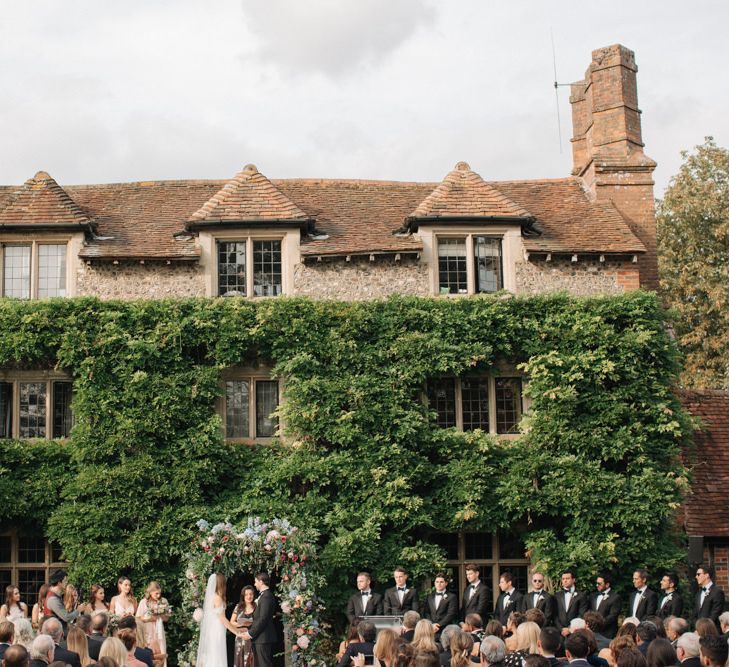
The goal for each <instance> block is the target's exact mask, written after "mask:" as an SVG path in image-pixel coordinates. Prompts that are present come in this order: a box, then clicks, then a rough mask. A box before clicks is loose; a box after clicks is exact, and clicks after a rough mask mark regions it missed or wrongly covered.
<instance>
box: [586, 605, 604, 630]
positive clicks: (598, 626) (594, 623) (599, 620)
mask: <svg viewBox="0 0 729 667" xmlns="http://www.w3.org/2000/svg"><path fill="white" fill-rule="evenodd" d="M582 618H584V619H585V625H586V626H587V627H588V629H590V630H592V632H594V633H595V634H596V635H599V634H600V633H601V632H602V630H603V628H604V627H605V617H604V616H603V615H602V614H601V613H600V612H599V611H586V612H585V614H584V615H583V617H582Z"/></svg>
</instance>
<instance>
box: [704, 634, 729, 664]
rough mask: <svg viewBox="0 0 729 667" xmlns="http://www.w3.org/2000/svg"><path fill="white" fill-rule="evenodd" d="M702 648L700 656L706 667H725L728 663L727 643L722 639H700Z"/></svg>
mask: <svg viewBox="0 0 729 667" xmlns="http://www.w3.org/2000/svg"><path fill="white" fill-rule="evenodd" d="M699 646H700V647H701V650H700V653H699V655H700V656H701V664H702V665H703V666H704V667H724V665H726V663H727V657H728V656H727V654H728V653H729V651H728V650H727V649H728V648H729V647H727V643H726V642H725V641H724V640H723V639H722V638H721V637H703V638H701V639H699Z"/></svg>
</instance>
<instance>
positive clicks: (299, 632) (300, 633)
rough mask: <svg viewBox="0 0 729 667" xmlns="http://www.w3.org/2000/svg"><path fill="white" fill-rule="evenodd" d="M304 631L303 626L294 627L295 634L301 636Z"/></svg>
mask: <svg viewBox="0 0 729 667" xmlns="http://www.w3.org/2000/svg"><path fill="white" fill-rule="evenodd" d="M304 632H306V630H304V628H296V634H297V635H298V636H299V637H301V635H303V634H304Z"/></svg>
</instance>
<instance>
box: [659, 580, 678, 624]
mask: <svg viewBox="0 0 729 667" xmlns="http://www.w3.org/2000/svg"><path fill="white" fill-rule="evenodd" d="M677 586H678V577H677V575H676V574H675V573H673V572H666V574H664V575H663V577H662V578H661V591H662V592H663V595H662V597H661V599H660V601H659V602H658V610H657V611H656V615H657V616H659V617H660V618H663V619H666V618H668V617H669V616H681V614H683V597H681V593H679V592H678V590H676V587H677Z"/></svg>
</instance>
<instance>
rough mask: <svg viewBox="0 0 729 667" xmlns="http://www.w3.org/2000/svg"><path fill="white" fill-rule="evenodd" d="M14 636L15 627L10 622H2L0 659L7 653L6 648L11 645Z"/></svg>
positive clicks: (0, 628) (0, 626) (0, 627)
mask: <svg viewBox="0 0 729 667" xmlns="http://www.w3.org/2000/svg"><path fill="white" fill-rule="evenodd" d="M14 636H15V626H14V625H13V624H12V623H11V622H10V621H2V622H1V623H0V659H2V657H3V654H4V653H5V651H7V649H8V646H10V645H11V644H12V643H13V637H14Z"/></svg>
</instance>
